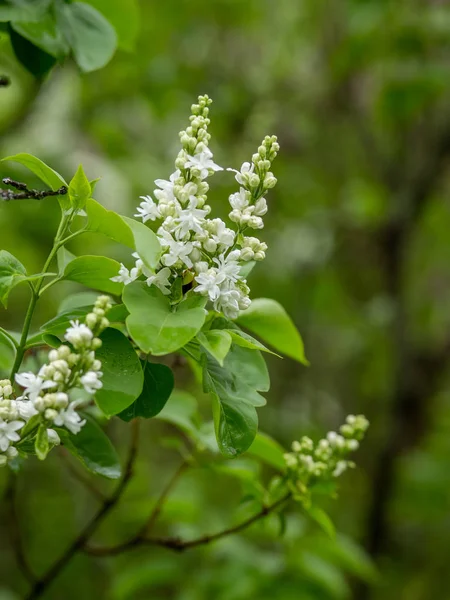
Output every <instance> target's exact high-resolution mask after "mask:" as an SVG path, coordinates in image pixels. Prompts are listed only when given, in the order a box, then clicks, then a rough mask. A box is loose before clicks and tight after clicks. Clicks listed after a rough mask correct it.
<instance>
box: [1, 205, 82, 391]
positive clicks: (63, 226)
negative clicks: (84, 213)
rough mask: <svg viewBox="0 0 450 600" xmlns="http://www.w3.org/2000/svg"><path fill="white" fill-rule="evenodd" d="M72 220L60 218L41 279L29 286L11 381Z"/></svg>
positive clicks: (20, 360)
mask: <svg viewBox="0 0 450 600" xmlns="http://www.w3.org/2000/svg"><path fill="white" fill-rule="evenodd" d="M72 218H73V215H72V214H70V215H63V217H62V218H61V221H60V223H59V227H58V231H57V232H56V235H55V239H54V242H53V247H52V249H51V250H50V254H49V255H48V257H47V260H46V261H45V264H44V267H43V268H42V271H41V273H42V277H40V278H39V279H37V280H36V283H35V285H34V286H33V287H31V286H30V287H31V298H30V303H29V305H28V309H27V312H26V315H25V321H24V324H23V328H22V335H21V336H20V341H19V344H18V345H17V352H16V358H15V360H14V364H13V367H12V369H11V374H10V376H9V378H10V380H11V381H14V377H15V375H16V373H17V372H18V370H19V369H20V365H21V364H22V361H23V357H24V354H25V349H26V346H27V339H28V334H29V332H30V326H31V321H32V319H33V315H34V311H35V309H36V304H37V302H38V300H39V297H40V295H41V288H42V284H43V282H44V279H45V274H46V273H47V272H48V270H49V268H50V265H51V263H52V261H53V259H54V258H55V256H56V253H57V252H58V250H59V248H60V247H61V245H62V244H64V243H65V240H64V239H63V236H64V234H65V233H66V231H67V228H68V227H69V226H70V223H71V222H72Z"/></svg>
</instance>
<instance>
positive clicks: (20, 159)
mask: <svg viewBox="0 0 450 600" xmlns="http://www.w3.org/2000/svg"><path fill="white" fill-rule="evenodd" d="M5 160H10V161H12V162H17V163H20V164H21V165H23V166H24V167H26V168H27V169H29V170H30V171H31V172H32V173H34V174H35V175H36V176H37V177H39V179H40V180H41V181H43V182H44V183H45V184H46V185H47V186H48V187H49V188H50V189H52V190H53V191H54V192H56V191H57V190H59V188H61V187H63V186H64V187H67V183H66V182H65V181H64V179H63V177H62V176H61V175H60V174H59V173H57V172H56V171H54V170H53V169H52V168H51V167H49V166H48V165H46V164H45V163H44V162H42V160H40V159H39V158H36V156H33V155H32V154H26V153H25V152H22V153H21V154H14V155H12V156H7V157H6V158H2V161H5Z"/></svg>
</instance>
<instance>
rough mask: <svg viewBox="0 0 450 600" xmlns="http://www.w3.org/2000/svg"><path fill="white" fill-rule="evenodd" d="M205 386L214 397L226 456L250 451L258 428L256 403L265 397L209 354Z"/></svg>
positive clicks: (217, 426)
mask: <svg viewBox="0 0 450 600" xmlns="http://www.w3.org/2000/svg"><path fill="white" fill-rule="evenodd" d="M203 389H204V391H205V392H209V393H211V395H212V397H213V417H214V428H215V432H216V438H217V443H218V445H219V449H220V451H221V452H222V454H224V455H225V456H229V457H232V456H236V455H237V454H241V453H242V452H245V450H248V448H249V447H250V446H251V444H252V442H253V440H254V438H255V435H256V431H257V429H258V416H257V414H256V409H255V406H254V405H255V404H256V405H260V404H261V402H260V401H259V399H262V401H264V399H263V398H262V396H260V395H259V394H258V392H256V391H255V390H253V389H252V388H250V387H249V386H248V385H246V383H244V382H243V381H240V380H238V379H237V378H236V377H235V376H234V375H233V374H232V373H230V372H229V371H228V370H226V369H225V368H223V367H221V366H220V365H219V363H218V362H217V361H216V360H215V359H214V358H213V357H212V356H211V355H209V354H204V357H203Z"/></svg>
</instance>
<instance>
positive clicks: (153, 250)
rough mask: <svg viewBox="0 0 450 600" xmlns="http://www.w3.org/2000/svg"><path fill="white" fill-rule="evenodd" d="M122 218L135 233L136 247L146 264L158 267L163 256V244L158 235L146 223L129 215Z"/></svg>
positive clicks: (150, 266) (152, 267)
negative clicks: (130, 217)
mask: <svg viewBox="0 0 450 600" xmlns="http://www.w3.org/2000/svg"><path fill="white" fill-rule="evenodd" d="M122 219H123V220H124V221H125V223H126V224H127V225H128V227H129V228H130V229H131V231H132V233H133V238H134V248H135V250H136V252H137V253H138V254H139V256H140V257H141V259H142V261H143V262H144V264H145V265H146V266H147V267H149V268H150V269H152V270H154V269H156V267H157V266H158V262H159V258H160V256H161V244H160V243H159V241H158V238H157V237H156V235H155V234H154V233H153V231H152V230H151V229H149V228H148V227H147V225H144V223H140V222H139V221H135V220H134V219H129V218H128V217H122Z"/></svg>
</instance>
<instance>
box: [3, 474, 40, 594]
mask: <svg viewBox="0 0 450 600" xmlns="http://www.w3.org/2000/svg"><path fill="white" fill-rule="evenodd" d="M16 477H17V476H16V475H15V474H14V473H13V472H11V473H10V474H9V480H8V484H7V487H6V492H5V500H6V504H7V506H8V508H9V532H10V537H11V545H12V547H13V550H14V554H15V556H16V561H17V565H18V567H19V569H20V571H21V572H22V575H23V576H24V577H25V579H27V580H28V581H29V582H30V583H33V582H34V581H35V580H36V576H35V575H34V573H33V571H32V569H31V567H30V564H29V562H28V559H27V556H26V554H25V550H24V547H23V544H22V536H21V533H20V526H19V516H18V514H17V507H16V483H17V481H16Z"/></svg>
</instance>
